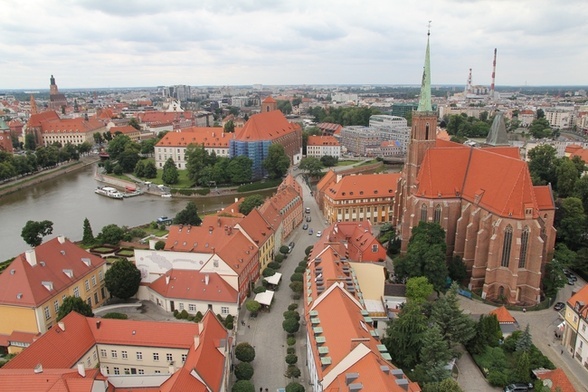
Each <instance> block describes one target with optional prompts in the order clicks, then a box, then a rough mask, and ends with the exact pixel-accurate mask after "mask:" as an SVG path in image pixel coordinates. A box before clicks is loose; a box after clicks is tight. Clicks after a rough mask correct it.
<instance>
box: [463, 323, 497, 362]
mask: <svg viewBox="0 0 588 392" xmlns="http://www.w3.org/2000/svg"><path fill="white" fill-rule="evenodd" d="M501 339H502V331H501V330H500V324H499V323H498V319H497V318H496V315H495V314H491V315H484V314H483V315H481V316H480V319H479V320H478V322H477V323H476V333H475V334H474V336H473V338H472V339H470V341H469V342H468V343H467V347H468V351H469V352H470V353H472V354H481V353H483V352H484V350H485V349H486V347H487V346H490V347H498V344H499V342H500V340H501Z"/></svg>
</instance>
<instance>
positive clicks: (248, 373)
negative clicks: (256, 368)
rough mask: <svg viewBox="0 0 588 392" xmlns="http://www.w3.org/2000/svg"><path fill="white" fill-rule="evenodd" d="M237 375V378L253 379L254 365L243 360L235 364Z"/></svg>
mask: <svg viewBox="0 0 588 392" xmlns="http://www.w3.org/2000/svg"><path fill="white" fill-rule="evenodd" d="M235 377H237V380H251V377H253V366H251V364H250V363H248V362H241V363H239V364H237V365H236V366H235Z"/></svg>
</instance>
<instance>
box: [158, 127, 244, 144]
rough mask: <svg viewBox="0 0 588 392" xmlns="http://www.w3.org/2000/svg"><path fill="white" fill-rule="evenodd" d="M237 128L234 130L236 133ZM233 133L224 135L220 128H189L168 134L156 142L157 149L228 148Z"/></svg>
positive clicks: (233, 135)
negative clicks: (186, 147)
mask: <svg viewBox="0 0 588 392" xmlns="http://www.w3.org/2000/svg"><path fill="white" fill-rule="evenodd" d="M237 130H238V128H237V129H236V131H237ZM234 137H235V134H234V133H225V132H224V129H223V128H222V127H213V128H210V127H209V128H205V127H191V128H185V129H182V130H181V131H180V132H168V133H166V134H165V136H164V137H163V138H162V139H161V140H160V141H159V142H157V144H156V146H157V147H182V146H188V145H190V144H194V145H204V147H207V148H228V147H229V140H231V139H233V138H234Z"/></svg>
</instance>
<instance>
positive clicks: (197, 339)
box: [194, 331, 200, 350]
mask: <svg viewBox="0 0 588 392" xmlns="http://www.w3.org/2000/svg"><path fill="white" fill-rule="evenodd" d="M198 333H200V331H198ZM199 345H200V335H194V350H196V349H197V348H198V346H199Z"/></svg>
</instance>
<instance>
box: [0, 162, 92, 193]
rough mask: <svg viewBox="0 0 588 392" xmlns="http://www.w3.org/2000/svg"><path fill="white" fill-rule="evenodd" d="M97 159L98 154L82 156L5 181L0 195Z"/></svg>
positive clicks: (82, 166) (83, 165)
mask: <svg viewBox="0 0 588 392" xmlns="http://www.w3.org/2000/svg"><path fill="white" fill-rule="evenodd" d="M98 161H100V158H98V156H87V157H82V158H80V160H79V161H75V162H68V163H64V164H61V165H59V166H57V167H54V168H51V169H47V170H43V171H41V172H38V173H35V174H33V175H31V176H27V177H23V178H19V179H18V180H14V181H10V182H7V183H5V184H2V185H0V197H2V196H5V195H8V194H11V193H15V192H18V191H20V190H22V189H26V188H28V187H31V186H34V185H37V184H40V183H42V182H45V181H49V180H52V179H54V178H55V177H58V176H61V175H62V174H66V173H69V172H72V171H75V170H80V169H83V168H84V167H87V166H90V165H93V164H94V163H96V162H98Z"/></svg>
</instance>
